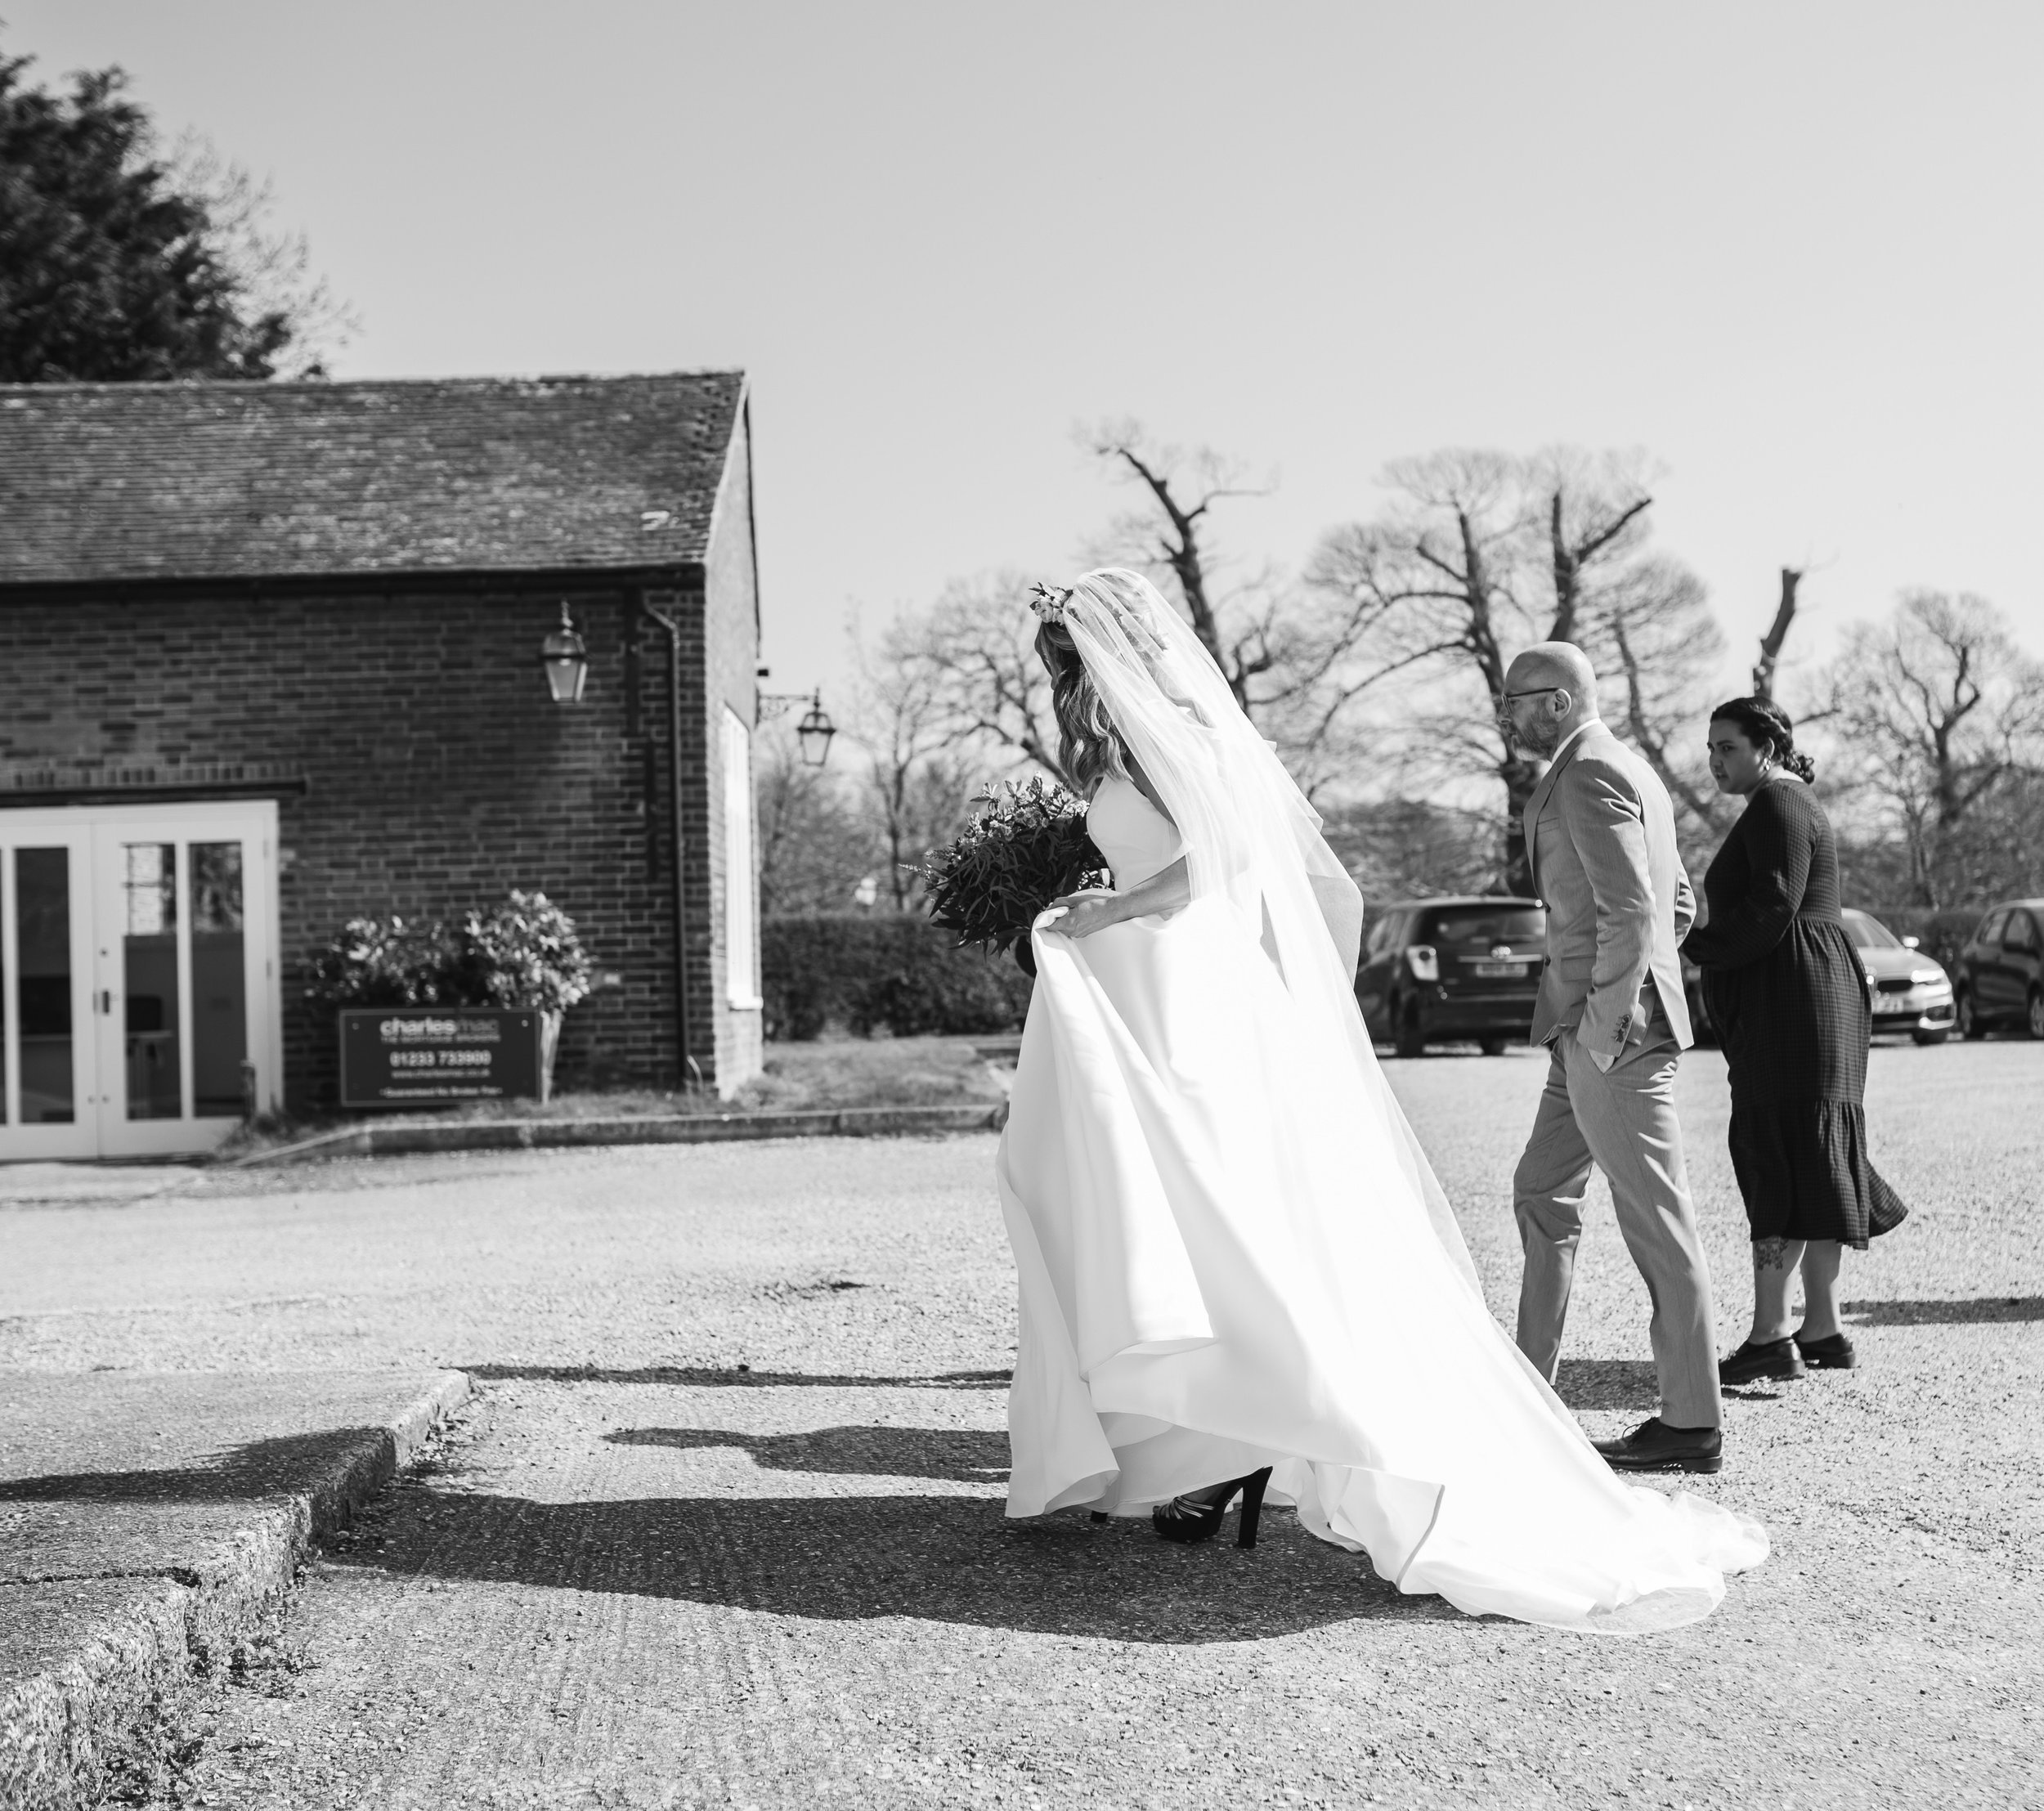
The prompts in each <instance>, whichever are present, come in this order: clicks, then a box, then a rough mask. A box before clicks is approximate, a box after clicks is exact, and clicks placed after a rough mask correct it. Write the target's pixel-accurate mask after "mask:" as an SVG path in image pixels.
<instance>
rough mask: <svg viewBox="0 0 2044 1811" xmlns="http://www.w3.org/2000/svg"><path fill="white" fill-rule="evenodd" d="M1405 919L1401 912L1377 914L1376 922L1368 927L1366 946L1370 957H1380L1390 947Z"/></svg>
mask: <svg viewBox="0 0 2044 1811" xmlns="http://www.w3.org/2000/svg"><path fill="white" fill-rule="evenodd" d="M1404 921H1405V913H1404V912H1379V913H1378V917H1377V922H1376V923H1375V924H1374V925H1372V926H1370V927H1369V941H1368V944H1367V945H1366V947H1367V948H1368V949H1369V953H1370V954H1371V955H1373V956H1381V955H1383V953H1384V952H1385V951H1386V950H1387V949H1388V948H1391V947H1392V941H1393V939H1395V938H1396V935H1397V934H1398V927H1399V926H1400V925H1401V923H1403V922H1404Z"/></svg>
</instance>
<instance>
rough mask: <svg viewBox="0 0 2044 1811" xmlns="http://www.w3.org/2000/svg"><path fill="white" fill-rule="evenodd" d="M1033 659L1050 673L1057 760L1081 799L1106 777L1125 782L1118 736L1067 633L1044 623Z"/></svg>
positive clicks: (1125, 769)
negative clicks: (1068, 775)
mask: <svg viewBox="0 0 2044 1811" xmlns="http://www.w3.org/2000/svg"><path fill="white" fill-rule="evenodd" d="M1036 656H1037V658H1038V660H1040V661H1042V663H1043V666H1044V668H1045V670H1047V672H1048V673H1049V674H1050V675H1051V714H1052V715H1054V716H1055V717H1056V719H1057V737H1058V751H1057V758H1058V760H1059V762H1060V764H1061V765H1062V766H1063V767H1064V769H1065V772H1066V773H1069V774H1070V775H1071V776H1072V778H1073V779H1074V780H1075V781H1077V782H1078V787H1079V790H1080V791H1082V792H1083V793H1084V794H1085V795H1086V796H1087V798H1089V799H1090V798H1091V797H1092V796H1093V791H1094V789H1095V788H1096V787H1097V786H1099V784H1100V782H1101V781H1102V780H1104V779H1105V778H1107V776H1108V775H1109V774H1110V773H1118V774H1119V775H1120V776H1121V777H1122V778H1123V779H1127V778H1128V764H1127V758H1126V757H1125V756H1124V755H1123V752H1122V744H1121V737H1119V736H1118V735H1116V734H1115V733H1114V719H1112V718H1111V717H1109V715H1107V706H1106V705H1105V703H1104V702H1102V700H1101V698H1100V693H1099V692H1098V691H1097V690H1096V688H1095V687H1094V684H1093V682H1092V681H1091V679H1088V678H1087V675H1086V663H1085V662H1084V661H1082V660H1081V659H1080V658H1079V653H1078V648H1077V647H1076V646H1075V645H1074V643H1073V641H1072V637H1071V632H1070V631H1069V630H1067V629H1066V628H1065V625H1063V624H1062V623H1055V622H1047V623H1045V624H1043V625H1042V626H1041V627H1040V628H1039V629H1038V630H1037V632H1036Z"/></svg>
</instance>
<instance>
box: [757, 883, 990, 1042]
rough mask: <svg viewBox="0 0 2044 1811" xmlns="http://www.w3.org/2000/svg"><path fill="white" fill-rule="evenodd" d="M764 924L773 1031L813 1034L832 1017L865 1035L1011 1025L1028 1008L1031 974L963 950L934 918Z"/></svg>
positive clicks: (828, 915) (846, 915)
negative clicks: (878, 1031) (1028, 974)
mask: <svg viewBox="0 0 2044 1811" xmlns="http://www.w3.org/2000/svg"><path fill="white" fill-rule="evenodd" d="M760 930H761V939H760V968H761V970H762V979H763V983H764V985H763V989H762V991H763V992H764V994H765V996H766V1034H767V1036H768V1037H769V1038H791V1039H798V1040H799V1039H804V1038H814V1037H815V1036H816V1035H817V1034H818V1033H820V1032H821V1031H822V1030H823V1028H824V1027H825V1026H826V1025H829V1024H837V1025H841V1026H842V1027H843V1028H844V1029H846V1030H847V1031H850V1032H853V1033H856V1034H857V1035H858V1036H860V1037H867V1036H870V1035H871V1034H872V1033H873V1032H875V1031H876V1030H879V1029H881V1028H882V1027H885V1029H886V1030H888V1031H889V1032H890V1033H893V1034H894V1036H895V1037H897V1038H912V1037H917V1036H921V1035H925V1034H927V1033H932V1032H951V1033H974V1032H978V1033H988V1032H1004V1031H1012V1030H1015V1029H1016V1028H1017V1027H1019V1026H1020V1024H1021V1023H1022V1020H1023V1016H1024V1014H1025V1013H1027V1012H1028V1011H1029V977H1028V976H1026V975H1024V974H1023V973H1022V971H1021V970H1020V969H1018V968H1017V967H1016V966H1015V963H1014V962H1013V961H1012V960H1011V958H1008V957H1002V958H1000V959H999V960H997V961H996V960H990V959H988V957H984V956H982V955H981V954H980V953H979V951H977V950H976V949H961V948H959V947H958V945H957V939H956V937H955V935H953V933H952V932H950V931H947V930H939V929H938V928H937V927H936V926H935V925H933V924H931V923H930V921H928V920H927V919H926V918H921V917H913V916H912V915H909V914H907V913H893V912H890V913H885V914H878V915H872V916H869V915H867V914H864V913H858V912H818V913H814V914H805V915H804V916H801V917H774V918H769V919H767V920H765V921H764V923H763V924H762V926H761V927H760Z"/></svg>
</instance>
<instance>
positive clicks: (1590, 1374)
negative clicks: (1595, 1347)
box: [1554, 1358, 1661, 1414]
mask: <svg viewBox="0 0 2044 1811" xmlns="http://www.w3.org/2000/svg"><path fill="white" fill-rule="evenodd" d="M1554 1393H1555V1394H1556V1395H1557V1396H1559V1397H1560V1398H1561V1399H1562V1401H1564V1402H1566V1403H1567V1405H1569V1407H1571V1409H1644V1410H1647V1413H1648V1414H1652V1412H1653V1411H1654V1410H1656V1409H1657V1408H1659V1407H1660V1406H1661V1385H1660V1383H1658V1382H1657V1381H1656V1378H1655V1376H1654V1368H1653V1366H1652V1364H1650V1363H1648V1362H1647V1360H1643V1359H1637V1358H1565V1359H1563V1360H1562V1362H1561V1363H1560V1365H1558V1366H1557V1367H1556V1368H1555V1372H1554Z"/></svg>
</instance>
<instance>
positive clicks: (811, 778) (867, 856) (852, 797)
mask: <svg viewBox="0 0 2044 1811" xmlns="http://www.w3.org/2000/svg"><path fill="white" fill-rule="evenodd" d="M758 746H759V750H760V760H759V764H758V766H757V768H756V769H755V780H754V787H755V792H754V798H755V811H756V812H757V814H758V820H759V862H760V912H761V913H762V914H763V915H764V916H765V917H774V916H776V915H778V914H780V913H783V912H843V911H845V910H846V909H847V908H849V906H850V905H851V904H852V901H853V891H854V888H855V887H856V886H857V885H858V881H859V880H860V878H861V876H864V875H867V874H872V873H875V872H878V870H879V867H880V865H881V854H880V845H879V842H878V840H877V839H876V837H875V836H874V834H873V825H872V818H871V816H870V814H867V812H866V811H865V810H864V809H863V807H862V801H861V800H860V799H859V798H858V796H857V789H856V788H854V787H848V786H847V785H846V783H845V780H844V779H843V778H842V777H841V776H840V773H837V772H836V771H835V770H833V769H827V768H821V767H811V766H809V765H808V764H806V763H805V761H803V760H802V759H801V757H800V755H799V754H798V752H797V751H796V743H795V738H794V737H793V735H792V734H791V733H790V732H789V731H788V730H787V728H786V727H785V726H784V725H782V724H776V725H774V726H773V728H770V729H768V730H765V731H763V732H762V733H761V734H760V738H759V742H758Z"/></svg>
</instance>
